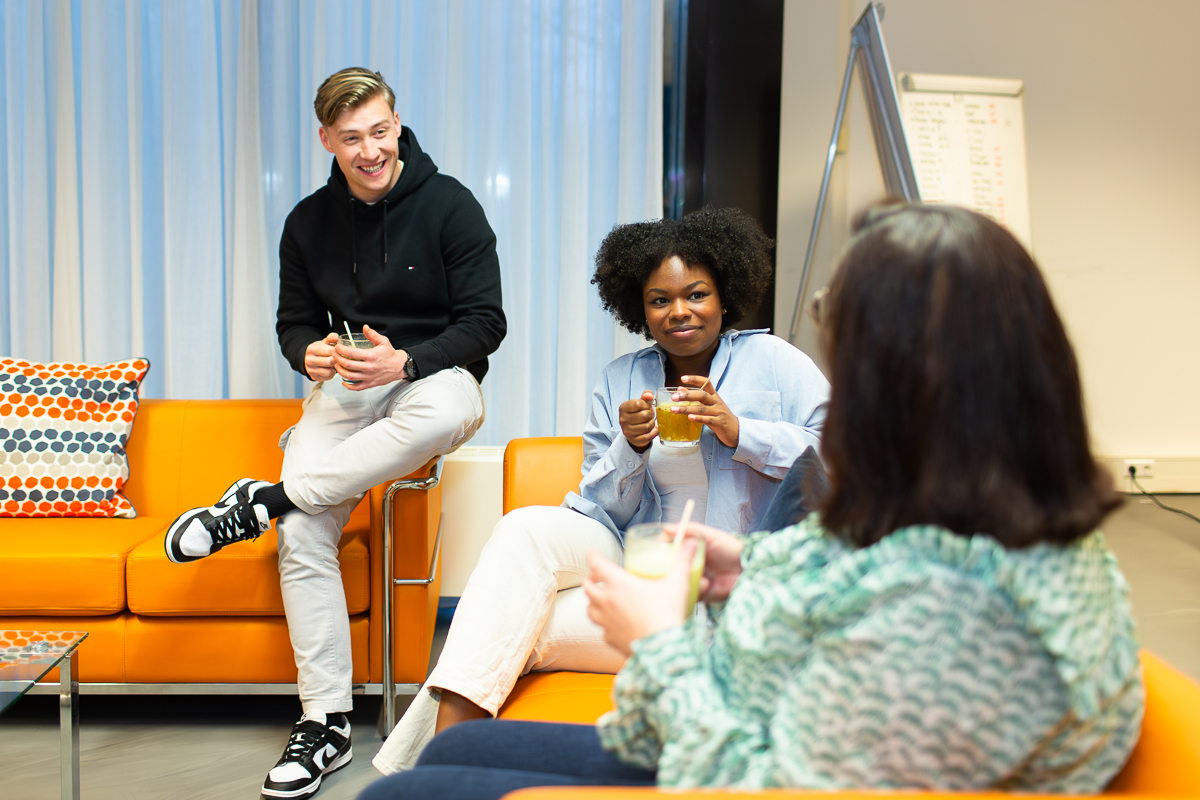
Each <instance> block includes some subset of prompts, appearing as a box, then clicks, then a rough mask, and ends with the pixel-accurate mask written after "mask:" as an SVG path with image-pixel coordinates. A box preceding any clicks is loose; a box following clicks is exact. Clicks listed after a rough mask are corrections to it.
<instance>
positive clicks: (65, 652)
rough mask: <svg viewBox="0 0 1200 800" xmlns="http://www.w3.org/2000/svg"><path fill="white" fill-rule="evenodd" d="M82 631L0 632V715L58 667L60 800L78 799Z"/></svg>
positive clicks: (83, 636) (84, 634)
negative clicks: (78, 650) (78, 651)
mask: <svg viewBox="0 0 1200 800" xmlns="http://www.w3.org/2000/svg"><path fill="white" fill-rule="evenodd" d="M86 638H87V632H85V631H55V632H47V631H7V630H0V714H3V713H4V711H5V710H6V709H7V708H8V707H9V706H11V705H12V704H13V703H15V702H17V700H19V699H20V698H21V697H22V696H23V695H24V694H25V693H26V692H28V691H29V690H30V689H32V688H33V686H34V684H36V683H37V682H38V681H39V680H41V679H42V678H44V677H45V676H46V673H48V672H49V671H50V670H52V669H54V668H55V667H59V671H58V676H59V701H58V726H59V742H60V743H61V747H60V755H59V759H60V764H61V766H60V770H61V775H62V797H63V800H79V658H78V657H77V656H76V652H75V651H76V649H77V648H78V647H79V643H80V642H82V641H83V640H84V639H86Z"/></svg>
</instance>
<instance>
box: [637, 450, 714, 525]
mask: <svg viewBox="0 0 1200 800" xmlns="http://www.w3.org/2000/svg"><path fill="white" fill-rule="evenodd" d="M646 467H647V469H648V470H649V471H650V479H651V480H652V481H654V488H655V489H657V490H658V498H659V502H660V503H661V504H662V521H663V522H678V521H679V520H680V518H681V517H682V516H683V507H684V506H685V505H686V504H687V501H688V500H695V501H696V508H695V510H693V511H692V521H693V522H704V518H705V512H706V511H707V510H708V471H707V470H705V469H704V457H703V456H702V455H701V453H700V445H699V444H697V445H695V446H694V447H664V446H663V443H662V441H661V440H660V439H659V438H658V437H655V438H654V441H653V442H651V443H650V458H649V459H648V461H647V464H646Z"/></svg>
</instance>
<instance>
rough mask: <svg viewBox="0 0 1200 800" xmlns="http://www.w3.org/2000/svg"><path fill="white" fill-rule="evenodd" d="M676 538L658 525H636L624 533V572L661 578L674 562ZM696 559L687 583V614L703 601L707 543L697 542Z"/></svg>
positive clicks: (643, 576) (644, 576)
mask: <svg viewBox="0 0 1200 800" xmlns="http://www.w3.org/2000/svg"><path fill="white" fill-rule="evenodd" d="M674 538H675V537H674V534H673V533H669V532H668V531H666V530H664V529H663V526H662V525H661V524H660V523H657V522H647V523H642V524H640V525H633V526H631V527H630V528H629V530H627V531H625V569H627V570H629V571H630V572H632V573H633V574H634V575H637V576H639V577H642V578H661V577H663V576H664V575H666V574H667V572H669V571H670V569H671V564H673V563H674V562H675V553H676V550H675V544H674V541H673V539H674ZM695 541H696V555H695V556H694V557H693V558H692V571H691V575H690V577H689V582H688V601H687V607H688V613H691V611H692V609H693V608H695V607H696V601H697V600H699V599H700V576H701V575H703V574H704V540H703V539H696V540H695Z"/></svg>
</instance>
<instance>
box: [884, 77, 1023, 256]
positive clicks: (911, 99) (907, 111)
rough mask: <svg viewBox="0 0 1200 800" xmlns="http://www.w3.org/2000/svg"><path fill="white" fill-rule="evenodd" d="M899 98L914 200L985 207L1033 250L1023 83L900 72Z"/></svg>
mask: <svg viewBox="0 0 1200 800" xmlns="http://www.w3.org/2000/svg"><path fill="white" fill-rule="evenodd" d="M898 77H899V81H898V83H899V87H898V89H899V92H898V94H899V99H900V108H901V115H902V117H903V120H904V138H905V141H906V142H907V143H908V149H909V153H910V154H911V157H912V162H913V168H914V171H915V172H916V177H917V186H918V187H919V188H920V192H921V200H922V201H924V202H926V203H954V204H955V205H961V206H966V207H967V208H971V209H974V210H975V211H978V212H980V213H981V214H986V215H987V216H989V217H991V218H992V219H994V220H996V221H997V222H999V223H1000V224H1001V225H1003V226H1005V227H1006V228H1008V230H1009V231H1011V232H1012V234H1013V235H1014V236H1016V237H1017V239H1018V240H1020V241H1021V243H1022V244H1024V245H1025V247H1026V248H1028V249H1029V250H1031V251H1032V249H1033V239H1032V237H1031V235H1030V230H1029V192H1028V185H1027V182H1026V176H1025V114H1024V109H1023V107H1022V94H1023V92H1024V83H1023V82H1022V81H1019V80H1007V79H1001V78H973V77H967V76H962V75H918V74H914V73H901V74H900V75H899V76H898Z"/></svg>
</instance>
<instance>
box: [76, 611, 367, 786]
mask: <svg viewBox="0 0 1200 800" xmlns="http://www.w3.org/2000/svg"><path fill="white" fill-rule="evenodd" d="M370 632H371V620H370V618H369V617H368V616H366V615H356V616H352V617H350V653H351V658H352V659H353V662H354V671H353V673H352V676H351V680H352V681H353V682H354V683H366V682H367V681H368V680H370V678H371V674H370V670H369V659H368V658H367V651H368V645H369V640H370ZM85 657H86V656H85ZM125 657H126V660H127V661H128V667H127V668H126V674H127V675H128V676H129V677H128V680H129V682H130V683H295V682H296V657H295V656H294V655H293V654H292V642H291V639H290V638H289V637H288V626H287V620H285V619H284V618H283V617H140V616H137V615H131V616H130V618H129V624H128V626H127V627H126V631H125ZM85 663H86V662H85ZM376 680H378V678H376ZM218 769H219V767H218ZM203 796H205V797H211V796H212V795H207V794H205V795H203Z"/></svg>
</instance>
